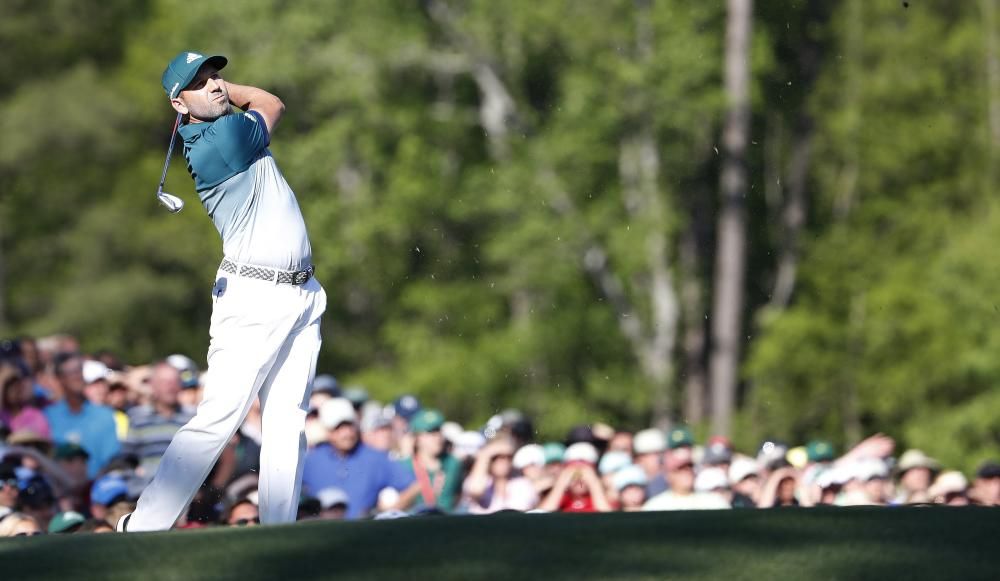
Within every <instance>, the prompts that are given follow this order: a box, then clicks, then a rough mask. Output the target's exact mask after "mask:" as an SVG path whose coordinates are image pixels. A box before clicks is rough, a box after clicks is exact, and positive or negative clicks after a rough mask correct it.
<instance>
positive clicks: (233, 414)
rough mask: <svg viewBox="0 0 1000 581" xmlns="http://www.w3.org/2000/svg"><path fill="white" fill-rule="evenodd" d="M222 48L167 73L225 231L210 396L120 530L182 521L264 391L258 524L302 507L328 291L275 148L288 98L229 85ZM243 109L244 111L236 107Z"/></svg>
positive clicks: (201, 184) (201, 189)
mask: <svg viewBox="0 0 1000 581" xmlns="http://www.w3.org/2000/svg"><path fill="white" fill-rule="evenodd" d="M227 62H228V60H227V59H226V57H224V56H220V55H213V56H205V55H204V54H201V53H197V52H182V53H180V54H179V55H177V57H176V58H174V59H173V60H172V61H171V62H170V64H168V65H167V68H166V70H165V71H164V72H163V89H164V90H165V91H166V92H167V97H169V99H170V104H171V105H172V106H173V108H174V109H175V110H176V111H177V112H178V113H180V114H182V115H183V116H184V119H183V125H182V126H181V127H180V129H179V133H180V134H181V137H182V138H183V140H184V157H185V159H187V164H188V166H187V167H188V171H189V172H190V173H191V177H192V178H193V179H194V184H195V189H196V190H197V192H198V197H199V198H200V199H201V202H202V204H203V205H204V206H205V209H206V210H207V211H208V215H209V217H210V218H211V219H212V222H214V223H215V227H216V228H217V229H218V230H219V233H220V234H221V235H222V248H223V252H224V254H225V258H224V259H223V260H222V264H221V265H220V266H219V271H218V274H217V275H216V280H215V286H214V289H213V291H212V323H211V331H210V333H211V344H210V346H209V349H208V371H207V373H206V385H205V391H204V399H203V401H202V402H201V404H200V405H199V406H198V410H197V413H196V414H195V416H194V417H193V418H192V419H191V421H190V422H188V423H187V424H186V425H185V426H184V427H182V428H181V429H180V430H179V431H178V432H177V434H176V435H175V436H174V438H173V440H172V441H171V443H170V446H169V447H168V448H167V451H166V452H165V453H164V455H163V459H162V461H161V462H160V465H159V468H158V469H157V471H156V475H155V477H154V478H153V481H152V482H151V483H150V485H149V486H148V487H147V488H146V490H145V491H144V492H143V494H142V496H141V497H140V498H139V502H138V505H137V507H136V510H135V512H133V513H131V514H128V515H126V516H124V517H122V519H121V520H120V521H119V522H118V530H120V531H130V532H131V531H151V530H164V529H169V528H170V527H172V526H173V524H174V522H175V521H176V520H177V519H178V517H180V515H181V513H182V512H183V511H184V510H185V509H186V508H187V506H188V504H189V503H190V502H191V499H192V498H193V497H194V494H195V492H196V491H197V490H198V488H199V487H200V486H201V484H202V482H203V481H204V480H205V478H206V477H207V475H208V473H209V471H210V470H211V469H212V466H213V465H214V464H215V462H216V460H217V459H218V457H219V455H220V453H221V452H222V450H223V448H224V447H225V446H226V444H227V442H229V439H230V438H232V436H233V433H234V432H235V431H236V430H237V428H239V426H240V424H241V423H242V422H243V418H244V417H245V416H246V414H247V410H248V409H249V408H250V405H251V403H252V402H253V400H254V398H258V397H259V398H260V404H261V413H262V416H263V441H262V444H261V452H260V484H259V502H260V520H261V522H262V523H264V524H274V523H283V522H291V521H294V520H295V516H296V511H297V509H298V501H299V488H300V486H301V480H302V461H303V456H304V454H305V446H306V444H305V437H304V435H303V428H304V425H305V417H306V409H307V402H308V400H309V390H310V385H311V383H312V378H313V375H314V374H315V370H316V356H317V354H318V352H319V347H320V332H319V326H320V317H321V316H322V315H323V312H324V311H325V310H326V293H325V292H324V291H323V287H322V286H320V284H319V282H317V281H316V279H315V278H314V277H313V266H312V251H311V248H310V245H309V237H308V235H307V234H306V226H305V223H304V221H303V219H302V213H301V212H300V210H299V206H298V203H297V202H296V199H295V194H294V193H293V192H292V190H291V188H290V187H289V186H288V184H287V183H286V182H285V179H284V177H282V175H281V172H280V171H279V170H278V166H277V164H276V163H275V161H274V158H273V157H272V156H271V152H270V151H268V149H267V146H268V144H269V143H270V138H271V133H272V132H273V131H274V127H275V125H277V124H278V121H279V120H280V119H281V115H282V113H283V112H284V108H285V107H284V104H282V102H281V100H280V99H278V98H277V97H275V96H274V95H272V94H270V93H268V92H266V91H263V90H261V89H257V88H254V87H247V86H242V85H236V84H233V83H228V82H226V81H224V80H223V78H222V76H221V75H220V74H219V71H220V70H221V69H222V68H223V67H225V66H226V64H227ZM233 105H235V106H236V107H238V108H239V109H241V110H242V111H241V112H235V111H233V109H232V106H233Z"/></svg>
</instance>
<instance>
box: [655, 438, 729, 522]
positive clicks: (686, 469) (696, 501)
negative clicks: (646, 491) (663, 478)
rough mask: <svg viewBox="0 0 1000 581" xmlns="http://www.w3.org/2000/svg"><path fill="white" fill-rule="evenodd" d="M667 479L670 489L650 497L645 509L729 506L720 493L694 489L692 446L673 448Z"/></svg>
mask: <svg viewBox="0 0 1000 581" xmlns="http://www.w3.org/2000/svg"><path fill="white" fill-rule="evenodd" d="M667 480H668V481H669V482H670V490H668V491H666V492H661V493H660V494H658V495H656V496H654V497H652V498H650V499H649V500H647V501H646V504H644V505H643V507H642V509H643V510H647V511H648V510H712V509H723V508H729V503H728V502H727V501H726V500H725V499H723V498H722V497H721V496H719V495H718V494H713V493H706V492H697V491H696V490H695V489H694V481H695V474H694V462H693V458H692V452H691V448H690V446H683V447H678V448H675V449H673V450H671V453H670V454H669V455H668V456H667Z"/></svg>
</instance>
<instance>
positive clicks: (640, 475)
mask: <svg viewBox="0 0 1000 581" xmlns="http://www.w3.org/2000/svg"><path fill="white" fill-rule="evenodd" d="M612 483H613V484H614V487H615V491H616V493H617V496H618V510H620V511H622V512H637V511H640V510H642V505H643V504H645V503H646V485H647V484H649V478H648V477H647V476H646V471H645V470H643V469H642V468H641V467H640V466H636V465H635V464H632V465H630V466H626V467H625V468H622V469H621V470H619V471H618V472H615V474H614V477H613V478H612Z"/></svg>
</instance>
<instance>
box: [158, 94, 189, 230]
mask: <svg viewBox="0 0 1000 581" xmlns="http://www.w3.org/2000/svg"><path fill="white" fill-rule="evenodd" d="M180 124H181V114H180V113H178V114H177V119H176V120H175V121H174V130H173V132H171V134H170V147H168V148H167V159H166V161H164V162H163V175H161V176H160V186H159V187H158V188H156V199H157V200H159V201H160V203H161V204H163V207H164V208H166V209H167V211H168V212H170V213H171V214H176V213H177V212H180V211H181V209H183V208H184V200H182V199H180V198H178V197H177V196H175V195H173V194H168V193H167V192H164V191H163V182H165V181H166V180H167V168H168V167H170V155H171V154H172V153H173V152H174V139H175V138H176V137H177V128H178V127H179V126H180Z"/></svg>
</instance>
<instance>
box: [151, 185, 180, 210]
mask: <svg viewBox="0 0 1000 581" xmlns="http://www.w3.org/2000/svg"><path fill="white" fill-rule="evenodd" d="M156 199H157V200H159V201H160V203H161V204H163V207H164V208H166V209H167V211H168V212H170V213H171V214H176V213H177V212H180V211H181V210H182V209H183V208H184V200H182V199H180V198H178V197H177V196H175V195H173V194H168V193H167V192H164V191H163V190H159V191H158V192H156Z"/></svg>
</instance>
